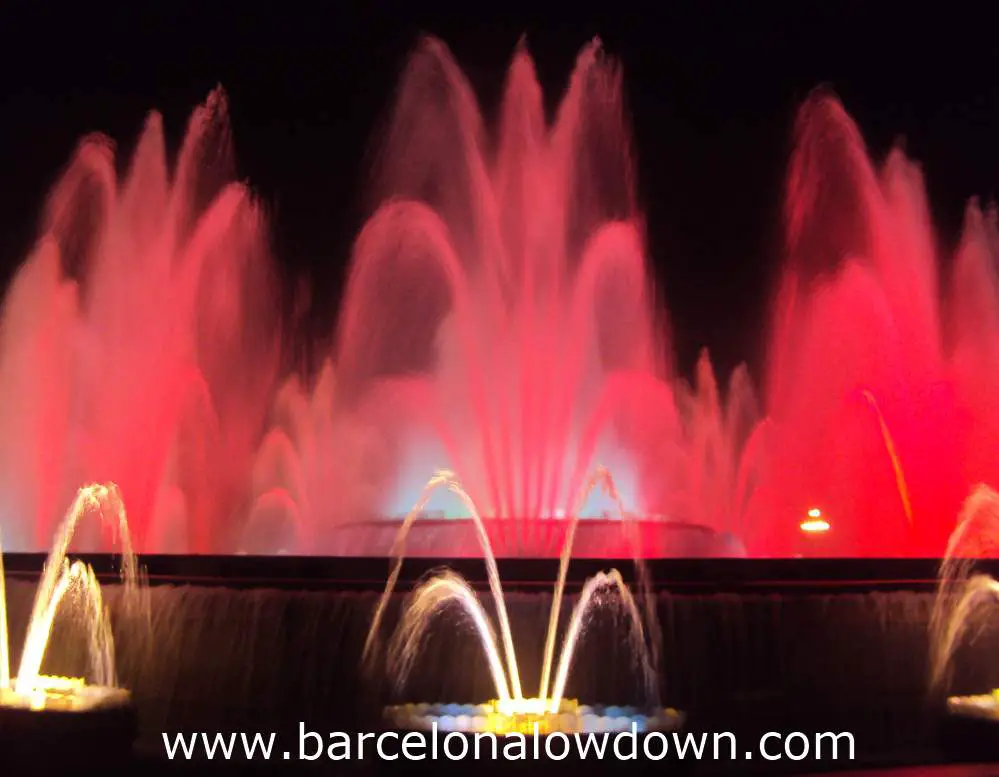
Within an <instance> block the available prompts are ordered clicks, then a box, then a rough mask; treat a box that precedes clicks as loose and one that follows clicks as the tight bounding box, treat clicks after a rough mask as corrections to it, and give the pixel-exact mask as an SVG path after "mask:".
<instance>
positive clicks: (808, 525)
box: [801, 518, 829, 534]
mask: <svg viewBox="0 0 999 777" xmlns="http://www.w3.org/2000/svg"><path fill="white" fill-rule="evenodd" d="M801 530H802V531H803V532H805V533H806V534H823V533H825V532H827V531H829V521H826V520H824V519H822V518H817V519H816V518H812V519H809V520H807V521H802V522H801Z"/></svg>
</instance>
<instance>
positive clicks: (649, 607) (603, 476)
mask: <svg viewBox="0 0 999 777" xmlns="http://www.w3.org/2000/svg"><path fill="white" fill-rule="evenodd" d="M597 486H600V487H601V488H602V489H603V491H604V493H605V494H606V495H607V496H608V497H609V498H610V499H611V501H612V502H613V503H614V507H615V510H616V511H617V514H618V518H619V519H620V520H621V522H622V525H623V526H628V527H630V526H631V525H630V524H629V523H628V522H627V513H626V511H625V509H624V504H623V503H622V501H621V496H620V494H619V493H618V490H617V486H616V485H615V483H614V478H613V476H612V475H611V474H610V472H609V471H608V470H607V469H606V468H605V467H597V468H596V469H594V470H593V472H592V473H591V474H590V477H589V478H588V479H587V481H586V483H585V484H584V486H583V488H582V489H580V491H579V494H578V495H577V497H576V500H575V502H574V503H573V505H572V516H571V518H570V521H571V522H570V524H569V528H568V529H567V531H566V539H565V542H564V544H563V547H562V556H561V558H560V560H559V574H558V580H557V581H556V583H555V598H554V600H553V601H552V609H551V613H550V615H549V619H548V634H547V637H546V639H545V656H544V661H543V663H542V669H541V687H540V689H539V695H540V697H541V698H547V697H548V686H549V680H550V678H551V669H552V662H553V660H554V656H555V638H556V636H557V632H558V621H559V615H560V612H561V606H562V596H563V595H564V593H565V581H566V577H567V575H568V571H569V559H570V557H571V556H572V545H573V542H574V540H575V534H576V526H577V525H578V523H579V514H580V512H582V509H583V505H585V504H586V500H587V499H589V497H590V494H591V493H592V492H593V489H594V488H596V487H597ZM626 536H627V539H628V543H629V544H630V545H631V547H632V553H633V555H634V556H635V565H636V569H637V571H638V577H639V584H640V586H641V588H642V591H643V593H644V594H646V596H645V597H644V598H645V610H646V613H645V614H646V619H647V621H648V624H649V628H653V626H654V623H655V604H654V602H653V601H652V599H651V596H649V595H648V592H649V591H651V584H650V581H649V579H648V570H647V569H646V568H645V565H644V564H643V563H642V561H641V559H640V558H639V552H638V542H637V538H636V537H635V536H634V533H633V532H632V531H628V532H626ZM615 574H618V573H616V572H615ZM618 577H620V574H618ZM622 585H623V582H622ZM625 592H626V595H627V599H628V600H629V601H631V602H632V604H634V597H632V596H631V594H630V592H627V591H626V589H625ZM577 606H578V605H577ZM636 612H637V609H636ZM636 624H637V625H638V626H639V628H640V629H641V637H642V644H643V647H645V648H646V649H648V650H649V651H650V652H651V665H652V666H653V667H655V666H657V665H658V663H659V651H658V646H657V644H656V643H655V641H654V640H653V642H652V644H651V645H648V644H647V643H646V641H645V629H644V628H643V627H642V626H641V620H638V621H636ZM568 639H569V637H568V635H567V637H566V640H565V641H564V642H563V645H566V644H568ZM563 650H564V647H563ZM646 663H647V664H648V663H649V662H646ZM566 671H568V669H566ZM645 680H646V684H647V685H648V686H649V689H650V690H651V689H652V686H651V683H650V681H649V678H648V677H646V678H645ZM563 686H564V680H563ZM553 692H554V689H553ZM559 697H560V698H561V691H560V692H559Z"/></svg>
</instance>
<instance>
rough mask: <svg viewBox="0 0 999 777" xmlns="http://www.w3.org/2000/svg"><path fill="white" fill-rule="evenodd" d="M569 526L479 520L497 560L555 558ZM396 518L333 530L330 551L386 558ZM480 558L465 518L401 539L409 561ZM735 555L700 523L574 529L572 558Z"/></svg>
mask: <svg viewBox="0 0 999 777" xmlns="http://www.w3.org/2000/svg"><path fill="white" fill-rule="evenodd" d="M570 523H571V522H570V521H569V520H567V519H565V518H484V519H483V525H484V526H485V529H486V533H487V534H488V536H489V542H490V544H491V545H492V548H493V552H494V553H495V554H496V556H497V558H558V557H559V555H560V554H561V552H562V547H563V545H564V542H565V534H566V531H567V529H568V528H569V525H570ZM401 526H402V520H401V519H394V518H386V519H376V520H369V521H357V522H351V523H345V524H341V525H340V526H338V527H337V528H336V529H335V530H334V532H333V534H332V535H331V538H330V547H332V548H335V549H336V555H339V556H389V555H391V554H392V546H393V543H394V542H395V540H396V537H397V536H398V534H399V529H400V527H401ZM442 548H446V549H447V554H448V556H449V557H450V558H481V557H482V546H481V544H480V541H479V537H478V535H477V533H476V529H475V525H474V523H473V521H472V520H471V519H470V518H420V519H419V520H418V521H416V522H415V523H414V524H413V526H412V528H411V529H410V532H409V536H408V538H407V540H406V556H407V557H409V558H439V557H440V556H441V549H442ZM733 555H737V554H736V553H735V552H734V550H733V547H732V544H731V541H730V540H728V539H727V538H726V537H725V536H724V535H721V534H718V533H717V532H715V531H714V530H713V529H711V528H710V527H707V526H702V525H700V524H693V523H684V522H681V521H667V520H659V519H654V518H633V519H626V520H620V519H613V518H585V519H582V520H580V521H579V523H578V524H577V526H576V535H575V538H574V541H573V552H572V556H573V558H593V559H606V558H634V557H635V556H638V557H639V558H717V557H730V556H733Z"/></svg>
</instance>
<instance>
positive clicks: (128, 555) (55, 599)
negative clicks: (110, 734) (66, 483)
mask: <svg viewBox="0 0 999 777" xmlns="http://www.w3.org/2000/svg"><path fill="white" fill-rule="evenodd" d="M107 507H112V508H113V510H114V514H115V516H116V518H117V522H116V525H113V529H114V530H115V533H116V535H117V537H118V539H119V541H120V543H121V546H122V562H121V576H122V581H123V582H124V587H125V599H126V603H131V595H132V594H133V593H134V590H135V587H136V586H137V584H138V562H137V560H136V558H135V554H134V552H133V551H132V541H131V536H130V534H129V531H128V519H127V516H126V515H125V510H124V506H123V504H122V500H121V495H120V493H119V491H118V487H117V486H116V485H114V484H113V483H112V484H107V485H103V484H94V485H90V486H86V487H85V488H81V489H80V490H79V492H78V493H77V496H76V499H75V500H74V501H73V504H72V505H71V506H70V508H69V510H68V511H67V513H66V517H65V518H64V519H63V523H62V525H61V526H60V528H59V531H58V532H57V533H56V539H55V542H54V544H53V547H52V551H51V552H50V553H49V557H48V559H47V560H46V563H45V570H44V572H43V574H42V579H41V582H40V583H39V585H38V591H37V593H36V594H35V603H34V606H33V607H32V611H31V620H30V621H29V625H28V634H27V636H26V637H25V645H24V650H23V651H22V653H21V662H20V665H19V667H18V672H17V679H16V681H15V690H16V691H17V692H18V693H26V692H29V691H30V690H31V689H32V687H33V685H34V684H35V683H36V682H37V679H38V672H39V670H40V668H41V662H42V658H43V657H44V654H45V649H46V647H47V645H48V639H49V634H50V633H51V629H52V621H53V619H54V617H55V613H56V611H57V609H58V606H59V603H60V602H61V601H62V599H63V597H64V596H65V594H66V592H67V590H68V589H69V588H70V586H71V585H74V584H76V585H81V586H83V590H84V596H85V600H86V602H87V604H88V607H90V608H92V609H93V610H94V612H93V613H91V614H92V615H93V617H92V618H89V619H88V620H89V621H90V623H91V627H92V628H96V629H97V631H98V632H102V631H103V630H104V626H103V621H102V620H101V619H103V618H104V617H105V613H104V607H103V600H102V598H101V596H100V586H99V584H98V583H97V580H96V577H95V576H94V575H93V570H92V569H90V568H89V567H87V566H86V565H83V564H82V563H81V562H75V563H74V564H73V565H72V566H68V565H67V561H66V554H67V552H68V550H69V544H70V542H71V540H72V538H73V533H74V532H75V530H76V527H77V524H78V523H79V521H80V519H81V518H82V517H83V516H84V515H86V514H87V513H88V511H89V510H90V509H96V510H97V511H98V513H99V515H100V517H101V519H102V520H103V521H106V520H107V517H108V516H107V513H106V512H105V508H107ZM95 619H96V620H97V621H98V622H97V624H96V626H94V622H95ZM95 640H97V641H100V638H99V637H96V636H95V632H91V643H92V644H93V643H94V641H95ZM104 641H105V642H107V640H106V639H105V640H104ZM105 647H107V649H108V650H110V647H108V646H107V645H106V646H105ZM110 660H111V662H112V664H113V658H111V659H110ZM108 675H109V676H108V677H105V678H102V679H103V681H105V682H113V681H114V678H113V669H112V671H111V672H109V673H108Z"/></svg>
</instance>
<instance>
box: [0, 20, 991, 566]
mask: <svg viewBox="0 0 999 777" xmlns="http://www.w3.org/2000/svg"><path fill="white" fill-rule="evenodd" d="M622 94H623V92H622V82H621V70H620V68H619V66H618V65H617V64H616V63H615V62H614V61H613V60H612V59H610V58H608V57H606V56H605V55H604V53H603V52H602V50H601V48H600V46H599V44H598V43H597V42H594V43H593V44H591V45H589V46H586V47H584V49H583V50H582V51H581V52H580V55H579V57H578V59H577V62H576V65H575V68H574V69H573V70H572V73H571V75H570V77H569V79H568V85H567V88H566V90H565V94H564V96H563V98H562V101H561V103H560V106H559V109H558V111H557V112H556V113H555V115H554V117H553V120H552V121H550V122H549V121H548V120H547V117H546V115H545V111H544V101H543V100H542V93H541V87H540V85H539V83H538V79H537V76H536V73H535V70H534V64H533V60H532V59H531V56H530V54H529V52H528V51H527V48H526V46H521V47H519V48H518V49H517V50H516V52H515V53H514V56H513V59H512V62H511V65H510V68H509V71H508V75H507V80H506V86H505V89H504V92H503V97H502V100H501V104H500V106H499V107H500V110H499V111H498V113H497V114H496V115H498V117H499V119H498V121H497V122H496V124H495V126H488V125H487V122H486V120H485V118H484V115H483V112H482V111H481V110H480V107H479V105H478V102H477V100H476V98H475V95H474V93H473V92H472V89H471V87H470V85H469V83H468V81H467V79H466V78H465V75H464V74H463V73H462V72H461V70H460V68H459V67H458V66H457V64H456V63H455V62H454V60H453V59H452V57H451V55H450V53H449V52H448V50H447V48H446V47H445V46H444V45H443V44H442V43H440V42H439V41H436V40H432V39H428V40H424V41H422V42H421V43H420V45H419V46H418V48H417V50H416V52H415V53H414V55H413V57H412V59H411V61H410V63H409V64H408V66H407V67H406V69H405V71H404V74H403V78H402V83H401V85H400V89H399V92H398V99H397V103H396V106H395V110H394V112H393V116H392V121H391V122H390V123H389V126H388V131H387V133H386V136H385V145H384V148H383V150H382V151H383V153H382V154H381V155H380V156H379V159H380V165H381V166H380V168H379V170H378V171H377V175H376V176H375V177H374V178H375V181H376V184H375V187H374V188H375V191H374V192H373V194H374V197H375V202H376V208H375V210H374V212H373V214H372V215H371V217H370V219H369V220H368V221H367V222H366V223H365V224H364V225H363V227H362V229H361V230H360V232H359V235H358V237H357V240H356V242H355V245H354V247H353V255H352V259H351V266H350V273H349V277H348V283H347V288H346V292H345V295H344V304H343V309H342V311H341V315H340V319H339V323H338V328H337V331H336V337H335V349H334V350H333V352H332V353H331V354H330V355H329V359H328V360H327V361H326V362H325V364H324V366H323V368H322V370H321V371H320V373H319V375H318V376H317V377H316V379H315V380H313V381H306V380H302V379H300V378H299V377H298V376H292V377H289V378H288V379H287V382H286V383H285V384H284V385H283V386H282V387H281V388H280V389H278V390H277V391H275V390H274V387H275V379H276V370H277V365H278V363H279V359H278V357H279V355H280V354H279V352H278V346H279V341H278V336H277V333H276V331H275V329H276V327H275V325H274V323H275V322H274V319H273V317H272V315H271V311H272V310H273V308H274V306H273V305H272V304H271V303H272V299H273V296H274V293H275V290H274V288H273V284H272V283H270V281H271V278H270V277H269V275H268V268H269V266H270V265H269V261H268V259H269V257H267V256H266V250H265V247H266V245H267V242H268V241H267V236H266V233H265V229H264V223H263V218H262V216H261V213H260V210H259V208H258V206H257V204H256V203H255V202H254V200H253V198H252V197H251V196H250V195H249V193H248V191H247V190H246V189H245V187H243V186H242V185H239V184H235V183H228V180H229V179H228V177H227V172H228V171H225V170H222V171H220V170H218V169H216V168H217V167H218V164H217V162H218V160H219V159H225V158H226V157H227V156H228V153H227V149H228V123H227V119H226V115H225V103H224V100H223V99H222V96H221V93H216V94H214V95H213V96H212V97H211V98H210V99H209V100H208V101H207V103H206V104H205V105H204V106H202V107H201V108H199V109H198V110H197V111H196V112H195V114H194V116H193V117H192V119H191V123H190V125H189V128H188V133H187V136H186V139H185V142H184V144H183V146H182V149H181V153H180V155H179V158H178V160H177V163H176V165H175V166H174V167H175V169H174V171H173V172H172V174H171V173H170V168H169V166H168V165H167V160H166V155H165V151H164V138H163V131H162V126H161V121H160V119H159V117H158V116H157V115H155V114H154V115H153V116H151V117H150V119H149V122H148V124H147V126H146V129H145V131H144V133H143V135H142V137H141V139H140V142H139V144H138V146H137V149H136V151H135V154H134V156H133V159H132V164H131V167H130V168H129V170H128V172H127V173H126V174H125V175H124V177H122V179H121V180H120V181H119V177H118V175H117V172H116V167H115V160H114V158H113V154H112V148H111V145H110V143H109V142H108V141H107V140H105V139H102V138H96V137H91V138H87V139H85V140H84V141H83V142H82V143H81V145H80V147H79V149H78V151H77V154H76V155H75V156H74V158H73V160H72V162H71V163H70V165H69V166H68V168H67V170H66V172H65V174H64V176H63V177H62V179H61V180H60V181H59V183H58V184H57V186H56V187H55V189H54V191H53V192H52V194H51V196H50V198H49V203H48V207H47V210H46V218H45V221H44V228H43V234H42V239H41V240H40V241H39V243H38V246H37V249H36V251H35V252H34V254H33V255H32V256H31V257H30V258H29V260H28V261H27V262H26V263H25V265H24V266H23V267H22V269H21V270H20V272H19V274H18V276H17V278H16V279H15V281H14V283H13V284H12V286H11V289H10V291H9V293H8V296H7V299H6V301H5V302H6V304H5V308H4V313H3V327H2V329H0V338H2V343H0V345H2V351H0V352H2V353H3V361H2V363H0V368H2V369H0V400H2V401H0V430H2V431H3V435H0V478H2V480H0V494H2V496H3V499H4V501H5V504H6V508H5V509H6V511H7V512H6V513H4V514H2V515H0V520H3V521H4V526H3V528H4V535H5V540H6V542H7V546H8V547H13V548H16V549H31V550H38V549H41V548H44V547H45V546H46V545H47V543H48V541H49V539H50V537H51V535H52V532H53V529H54V522H55V521H56V519H57V517H58V515H59V514H60V512H61V509H62V508H63V507H64V506H65V504H68V502H69V499H70V497H71V495H72V494H73V493H74V492H75V489H76V488H77V487H78V486H79V485H80V484H81V483H82V482H85V481H91V480H97V481H104V480H112V481H115V482H117V483H118V484H119V485H120V487H121V489H122V492H123V494H124V497H125V500H126V503H127V505H128V508H129V514H130V516H131V517H132V520H133V522H134V523H135V526H134V527H133V528H134V536H135V538H136V542H137V548H138V549H139V550H140V551H144V552H149V551H158V552H164V551H185V552H209V551H216V552H232V551H234V550H247V549H252V550H254V551H256V552H264V553H266V552H277V551H279V550H287V551H290V552H300V553H350V552H356V553H360V554H362V555H367V554H371V553H373V552H375V550H373V548H372V547H366V546H363V547H362V546H357V547H354V546H353V545H350V543H349V542H348V541H347V539H345V537H347V536H348V534H350V532H351V531H352V530H351V529H350V527H351V526H352V525H353V524H354V523H355V522H357V521H367V520H368V519H373V518H378V517H382V516H384V515H386V514H388V515H396V514H399V513H400V512H402V513H405V512H406V511H407V510H408V509H409V508H410V507H411V505H412V504H413V502H414V501H415V499H416V496H417V495H418V493H419V489H420V488H421V487H422V485H423V483H424V482H425V481H426V479H427V478H428V477H429V476H430V475H431V474H432V473H433V472H434V471H435V470H437V469H438V468H441V467H447V468H449V469H452V470H454V471H455V472H456V473H457V475H458V477H459V479H460V481H461V482H462V484H463V486H464V487H465V488H466V490H467V491H468V492H469V494H471V495H472V497H473V499H474V501H475V504H476V505H477V507H478V509H479V511H480V512H481V513H482V514H483V515H485V516H486V517H487V519H488V520H489V521H491V523H490V527H491V528H490V531H491V532H492V533H493V534H492V537H493V539H494V541H495V542H496V543H497V546H498V552H499V554H500V555H504V554H513V555H526V556H530V555H551V554H552V552H553V551H552V549H553V548H554V547H555V546H556V545H557V541H558V540H559V538H560V537H561V536H562V534H563V533H564V529H565V526H566V521H565V520H564V519H553V518H549V517H548V516H554V515H561V516H564V515H568V514H572V511H573V509H576V508H577V507H578V506H574V505H573V504H572V501H573V498H574V495H575V494H576V492H577V490H578V489H579V487H580V486H581V485H582V484H583V483H584V482H585V480H586V478H587V476H588V473H589V472H590V471H591V470H592V468H593V467H594V466H595V465H604V466H606V467H607V469H608V470H610V471H611V472H612V473H613V475H614V476H615V479H616V480H617V481H618V484H619V486H621V484H626V485H625V486H623V487H620V488H619V491H621V492H622V494H623V496H624V499H625V507H626V508H627V510H628V511H629V512H631V513H634V514H639V515H643V516H660V518H654V519H653V518H650V519H649V520H644V519H643V520H642V521H641V525H640V528H641V542H640V545H641V553H642V554H644V555H677V553H678V552H680V551H681V550H683V549H686V552H689V553H691V554H694V555H698V554H702V553H701V551H703V548H704V547H707V545H704V546H702V545H698V546H697V547H698V548H700V549H701V550H700V551H698V552H696V553H695V551H694V550H693V549H692V548H693V547H694V546H693V545H685V544H684V543H685V542H687V541H688V540H689V538H690V537H692V536H694V534H696V533H697V531H702V532H703V531H706V532H707V533H708V534H710V535H713V536H724V537H725V541H724V542H722V543H720V544H716V545H717V547H716V550H715V551H711V552H712V553H720V552H722V550H718V548H722V546H726V547H727V546H730V549H733V551H738V552H741V551H742V549H743V546H745V550H746V551H747V552H748V555H751V556H797V555H812V556H939V555H941V554H942V553H943V552H944V548H945V546H946V542H947V538H948V536H949V534H950V532H951V531H952V529H953V528H954V525H955V520H956V518H957V515H958V513H959V510H960V507H961V503H962V501H963V500H964V499H965V497H966V496H967V495H968V493H969V491H970V490H971V488H972V487H973V486H975V485H976V484H978V483H987V484H991V485H993V486H996V485H999V456H996V451H997V450H999V402H996V400H995V397H997V396H999V284H997V281H996V274H995V273H996V271H995V266H996V262H997V260H999V227H997V222H999V220H997V215H996V212H995V210H988V211H985V212H983V211H982V209H980V208H979V206H978V205H977V203H974V202H972V203H970V204H969V206H968V209H967V217H966V222H965V228H964V234H963V239H962V242H961V244H960V246H959V247H958V249H957V251H956V254H955V255H954V256H953V257H942V256H940V255H939V252H938V249H937V240H936V239H935V233H934V229H933V225H932V221H931V218H930V214H929V211H928V207H927V202H926V191H925V186H924V182H923V179H922V172H921V170H920V168H919V167H918V166H917V165H916V164H915V163H913V162H912V161H910V160H909V159H908V158H906V156H905V155H904V154H903V153H902V152H901V151H900V150H895V151H893V152H892V153H891V154H890V155H889V156H888V157H887V159H886V160H885V161H884V163H883V164H880V165H878V164H875V163H874V162H872V160H871V157H870V155H869V154H868V151H867V149H866V148H865V146H864V142H863V139H862V137H861V134H860V132H859V130H858V128H857V127H856V126H855V125H854V123H853V121H852V120H851V119H850V117H849V116H848V115H847V113H846V111H845V110H844V108H843V106H842V105H841V104H840V103H839V102H838V101H837V100H836V99H834V98H833V97H831V96H830V95H827V94H815V95H813V96H812V97H810V98H809V99H808V100H807V101H806V102H805V104H804V105H803V106H802V108H801V111H800V114H799V117H798V121H797V124H796V146H795V151H794V153H793V156H792V158H791V162H790V168H789V172H788V178H787V193H786V202H785V217H786V219H785V220H786V231H787V257H786V267H785V272H784V274H783V277H782V279H781V282H780V285H779V287H778V291H777V295H776V299H775V312H774V317H773V326H772V329H771V331H770V333H769V340H768V348H767V356H768V359H767V368H766V371H765V374H764V375H762V376H760V377H761V380H760V381H759V384H760V386H761V387H762V394H761V395H760V396H758V395H757V391H756V387H755V382H754V380H752V379H751V377H750V375H749V373H748V372H747V371H746V369H745V368H740V369H737V370H736V371H735V372H734V373H733V374H732V375H731V376H730V377H729V379H728V380H723V379H722V378H721V377H720V376H718V375H716V374H715V371H714V369H713V367H712V364H711V361H710V359H709V357H708V355H707V354H706V353H705V354H703V355H702V356H701V358H700V359H699V361H698V363H697V365H696V367H695V370H694V376H693V379H692V380H691V381H686V380H683V379H681V378H680V377H679V376H677V375H676V374H674V373H673V372H672V370H671V360H670V359H669V358H668V356H669V353H670V347H669V345H670V343H669V340H670V333H669V329H668V326H666V325H665V323H664V321H663V319H665V316H664V315H660V312H659V311H656V310H654V308H653V302H654V299H655V296H656V295H654V294H653V293H652V291H653V290H652V284H651V281H650V275H649V272H648V267H647V256H646V244H645V235H644V217H643V214H642V212H641V210H640V209H639V207H638V204H637V199H636V196H635V185H634V184H635V171H634V163H633V158H632V154H631V136H630V132H629V128H628V126H627V125H628V122H627V117H626V115H625V113H624V110H623V100H622ZM902 129H904V128H902ZM216 152H218V153H216ZM681 153H682V152H681ZM724 218H725V214H724V212H720V213H719V219H720V220H723V219H724ZM951 258H952V259H953V261H949V260H950V259H951ZM945 260H948V261H945ZM943 267H947V268H948V270H947V272H945V273H944V272H941V268H943ZM268 424H269V426H268ZM413 472H416V475H415V477H414V476H412V475H413ZM813 513H815V514H813ZM579 514H584V512H583V511H582V510H579ZM10 516H15V517H14V518H11V517H10ZM364 525H365V526H369V525H370V524H369V523H367V522H366V523H365V524H364ZM691 525H694V526H697V527H700V528H699V529H698V530H697V531H693V533H692V534H691V533H688V534H684V531H686V530H682V529H680V528H678V527H684V526H687V527H689V526H691ZM384 526H385V527H393V526H394V523H393V522H391V521H386V522H385V523H384ZM464 526H466V524H464V523H462V522H458V523H455V524H453V525H451V526H444V525H441V526H436V525H432V524H428V528H427V529H426V531H427V532H428V533H429V535H428V536H434V537H438V538H439V541H438V542H437V543H436V544H435V549H436V551H437V552H438V554H439V555H456V554H457V555H461V554H462V553H464V552H465V550H462V548H466V543H465V540H463V539H460V538H459V535H460V534H461V532H462V531H465V529H464V528H463V527H464ZM585 526H586V528H585V529H584V532H586V533H587V537H589V538H590V540H587V541H588V542H590V544H589V545H587V544H586V542H583V543H582V545H581V546H580V547H581V550H580V552H581V553H583V554H596V556H603V557H608V558H610V557H620V556H627V555H630V554H631V551H630V549H629V548H628V547H625V546H624V545H622V544H621V542H620V541H619V540H621V536H620V531H619V524H615V523H614V522H613V521H602V520H599V519H598V520H596V521H593V522H591V523H586V524H585ZM344 532H347V533H346V534H345V533H344ZM376 534H377V532H376ZM681 535H683V537H686V539H681ZM350 536H354V535H352V534H350ZM366 536H367V535H366ZM378 536H379V537H380V534H379V535H378ZM733 538H735V539H733ZM670 543H672V544H670ZM726 543H728V545H726ZM709 544H710V543H709ZM986 544H987V543H986ZM466 549H467V548H466ZM678 549H680V550H678ZM468 552H469V553H471V552H472V551H471V550H468ZM703 552H708V551H703ZM681 554H682V553H681Z"/></svg>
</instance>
